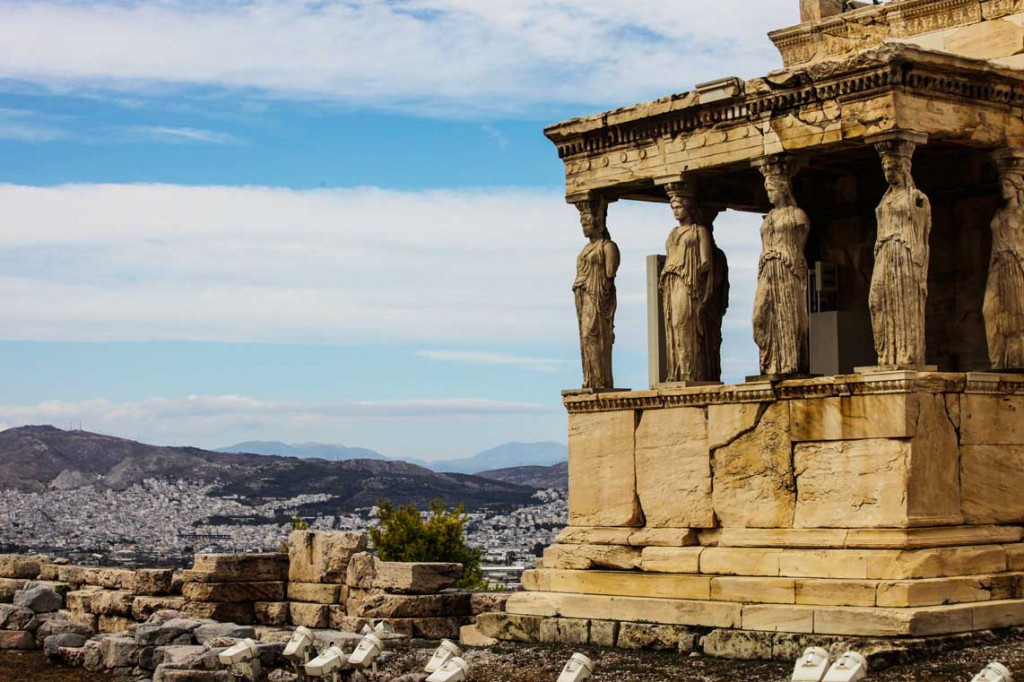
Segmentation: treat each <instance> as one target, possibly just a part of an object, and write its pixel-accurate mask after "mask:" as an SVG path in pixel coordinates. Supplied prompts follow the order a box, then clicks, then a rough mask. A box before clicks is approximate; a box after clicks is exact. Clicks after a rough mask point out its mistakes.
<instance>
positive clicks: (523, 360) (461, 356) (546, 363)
mask: <svg viewBox="0 0 1024 682" xmlns="http://www.w3.org/2000/svg"><path fill="white" fill-rule="evenodd" d="M416 355H418V356H420V357H421V358H428V359H430V360H441V361H444V362H456V363H461V364H466V365H478V366H494V365H512V366H515V367H521V368H523V369H528V370H532V371H534V372H552V371H555V370H556V369H562V368H564V367H565V366H566V365H570V364H574V363H573V362H570V361H568V360H555V359H551V358H530V357H524V356H522V355H516V354H515V353H493V352H488V351H466V350H421V351H418V352H417V353H416Z"/></svg>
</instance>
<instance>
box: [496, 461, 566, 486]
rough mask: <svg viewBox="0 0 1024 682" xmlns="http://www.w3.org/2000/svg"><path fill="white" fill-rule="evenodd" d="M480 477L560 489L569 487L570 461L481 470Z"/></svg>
mask: <svg viewBox="0 0 1024 682" xmlns="http://www.w3.org/2000/svg"><path fill="white" fill-rule="evenodd" d="M477 476H479V477H480V478H488V479H491V480H493V481H504V482H505V483H514V484H515V485H525V486H529V487H531V488H537V489H538V490H547V489H549V488H555V489H558V490H568V489H569V463H568V462H560V463H558V464H555V465H554V466H549V467H534V466H527V467H509V468H507V469H493V470H491V471H481V472H480V473H478V474H477Z"/></svg>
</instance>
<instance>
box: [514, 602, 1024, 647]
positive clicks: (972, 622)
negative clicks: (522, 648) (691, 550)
mask: <svg viewBox="0 0 1024 682" xmlns="http://www.w3.org/2000/svg"><path fill="white" fill-rule="evenodd" d="M506 611H507V613H509V614H512V615H522V616H540V617H545V618H582V619H596V620H612V621H618V622H634V623H660V624H664V625H689V626H696V627H714V628H731V629H741V630H757V631H769V632H791V633H815V634H827V635H858V636H871V637H922V636H929V635H939V634H949V633H957V632H972V631H976V630H989V629H994V628H1003V627H1011V626H1015V625H1021V624H1024V599H1007V600H998V601H989V602H977V603H971V604H952V605H941V606H924V607H916V608H882V607H844V606H806V605H799V604H792V605H791V604H785V605H783V604H740V603H730V602H715V601H703V600H682V599H658V598H642V597H618V596H605V595H588V594H560V593H553V592H520V593H517V594H514V595H513V596H512V597H511V598H510V599H509V602H508V605H507V607H506Z"/></svg>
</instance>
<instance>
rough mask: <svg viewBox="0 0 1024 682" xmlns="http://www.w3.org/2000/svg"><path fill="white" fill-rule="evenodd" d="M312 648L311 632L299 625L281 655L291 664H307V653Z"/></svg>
mask: <svg viewBox="0 0 1024 682" xmlns="http://www.w3.org/2000/svg"><path fill="white" fill-rule="evenodd" d="M312 648H313V631H312V630H310V629H309V628H307V627H302V626H301V625H300V626H299V627H297V628H295V632H293V633H292V638H291V639H290V640H288V644H287V645H286V646H285V648H284V653H283V654H282V655H283V656H284V657H285V658H287V659H288V660H289V661H292V662H293V663H302V664H304V663H308V662H309V651H310V649H312Z"/></svg>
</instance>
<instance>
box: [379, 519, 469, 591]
mask: <svg viewBox="0 0 1024 682" xmlns="http://www.w3.org/2000/svg"><path fill="white" fill-rule="evenodd" d="M378 507H379V509H378V511H377V518H378V519H380V525H379V526H377V527H376V528H371V529H370V539H371V540H372V541H373V546H374V547H376V548H377V554H378V556H379V557H380V558H381V560H382V561H439V562H445V563H455V564H462V567H463V573H462V580H460V581H459V582H458V583H456V586H457V587H461V588H464V589H485V588H486V587H487V581H485V580H484V578H483V574H482V573H481V572H480V550H477V549H473V548H472V547H470V546H469V545H467V544H466V535H465V527H466V522H467V521H469V516H468V515H467V514H466V509H465V506H464V505H459V506H458V507H457V508H456V509H453V510H451V511H448V508H447V505H445V503H444V502H443V501H441V500H434V501H433V502H431V503H430V514H429V515H427V517H426V518H423V516H421V515H420V512H419V510H418V509H417V508H416V505H414V504H408V505H400V506H398V507H397V508H396V507H395V506H393V505H392V504H391V502H390V501H389V500H380V501H379V502H378Z"/></svg>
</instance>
